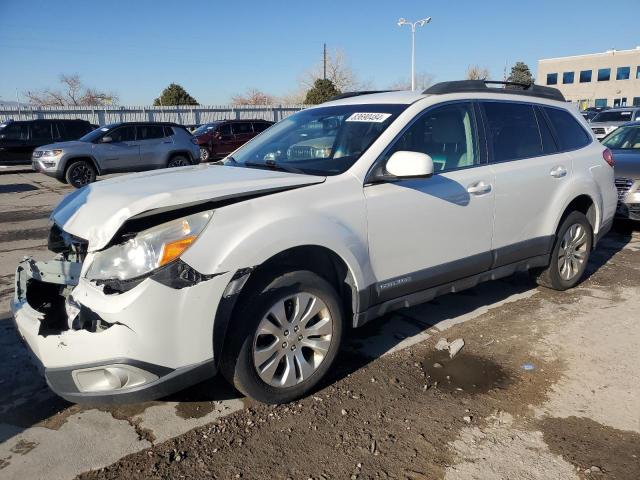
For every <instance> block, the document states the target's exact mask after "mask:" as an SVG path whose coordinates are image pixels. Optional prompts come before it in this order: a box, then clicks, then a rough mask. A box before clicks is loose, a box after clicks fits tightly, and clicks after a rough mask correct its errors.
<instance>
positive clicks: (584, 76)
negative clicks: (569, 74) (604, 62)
mask: <svg viewBox="0 0 640 480" xmlns="http://www.w3.org/2000/svg"><path fill="white" fill-rule="evenodd" d="M590 81H591V70H582V71H581V72H580V83H589V82H590Z"/></svg>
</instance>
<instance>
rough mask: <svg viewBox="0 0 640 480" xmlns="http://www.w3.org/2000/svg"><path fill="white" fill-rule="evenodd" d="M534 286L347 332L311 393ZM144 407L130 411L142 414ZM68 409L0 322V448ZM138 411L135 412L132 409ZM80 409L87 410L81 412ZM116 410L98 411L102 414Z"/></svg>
mask: <svg viewBox="0 0 640 480" xmlns="http://www.w3.org/2000/svg"><path fill="white" fill-rule="evenodd" d="M638 230H639V229H638V227H637V226H630V225H627V224H616V227H615V229H614V230H613V231H612V232H611V233H610V234H609V235H607V236H606V237H605V238H604V239H603V240H602V242H601V244H600V245H599V246H598V249H597V250H596V251H595V252H594V254H593V255H592V256H591V260H590V262H589V266H588V268H587V273H586V278H588V277H589V276H591V275H593V274H594V273H595V272H596V271H597V270H598V269H599V268H600V267H601V266H602V265H604V264H605V263H606V262H608V261H609V259H611V257H613V255H615V253H617V252H618V251H620V250H621V249H623V248H624V247H625V245H627V244H628V243H629V242H630V241H631V240H632V235H633V231H636V232H637V231H638ZM536 288H537V286H536V285H535V283H534V282H533V281H531V279H530V278H529V276H528V274H526V273H518V274H516V275H513V276H511V277H508V278H505V279H501V280H496V281H492V282H487V283H483V284H480V285H478V286H476V287H474V288H472V289H469V290H465V291H462V292H458V293H452V294H448V295H445V296H442V297H439V298H436V299H434V300H432V301H431V302H428V303H425V304H422V305H418V306H415V307H412V308H407V309H402V310H398V311H396V312H393V313H391V314H388V315H385V316H383V317H380V318H378V319H376V320H373V321H371V322H370V323H368V324H367V325H365V326H363V327H362V328H359V329H356V330H351V331H349V334H348V338H347V341H346V345H345V348H344V350H343V352H342V353H341V355H340V357H339V359H338V361H337V362H336V365H335V367H334V368H333V370H332V372H331V373H330V374H329V375H328V377H327V378H326V379H325V380H324V381H322V382H321V383H320V385H318V387H317V388H316V390H319V389H322V388H324V387H326V386H328V385H331V384H333V383H335V382H337V381H339V380H340V379H341V378H343V377H345V376H347V375H349V374H351V373H353V372H355V371H357V370H359V369H361V368H363V367H365V366H366V365H368V364H369V363H370V362H372V361H374V360H376V359H377V358H379V357H381V356H382V355H384V354H385V353H386V352H389V351H390V350H392V349H394V348H397V347H398V346H399V344H400V343H401V342H411V341H413V340H419V339H421V336H422V338H426V337H425V336H424V334H425V333H426V332H427V331H428V330H429V329H432V328H433V327H438V326H439V325H440V326H441V325H442V324H444V323H445V322H449V323H451V322H457V321H461V320H463V319H464V317H465V316H467V317H468V318H472V317H474V316H478V315H480V314H481V313H482V312H484V311H486V310H487V309H488V308H490V307H491V306H495V305H499V304H501V303H503V302H505V301H508V300H510V299H517V298H519V296H523V295H524V296H526V295H528V294H531V293H532V290H534V289H536ZM239 398H242V396H241V394H240V393H238V392H237V391H235V390H234V389H233V387H231V386H230V385H229V384H228V383H227V382H226V381H225V380H224V379H223V377H222V376H221V375H217V376H216V377H214V378H211V379H209V380H206V381H204V382H201V383H199V384H197V385H194V386H192V387H190V388H187V389H185V390H182V391H180V392H177V393H175V394H173V395H170V396H169V397H166V398H164V399H162V400H160V401H158V402H149V403H148V405H157V404H158V403H164V402H176V403H178V404H180V405H183V406H184V408H185V410H188V408H189V405H188V404H193V405H198V404H202V403H203V402H220V401H225V400H230V399H239ZM145 405H146V404H141V405H139V406H137V407H136V408H135V409H134V410H136V411H138V412H139V411H144V409H145ZM71 406H72V404H70V403H69V402H66V401H65V400H63V399H62V398H60V397H57V396H56V395H55V394H53V393H52V392H51V391H50V390H49V388H48V387H47V385H46V382H45V381H44V379H43V377H42V375H41V374H40V373H39V371H38V369H37V368H36V367H35V366H33V365H32V363H31V362H30V357H29V354H28V353H27V351H26V348H25V347H24V346H23V345H22V344H21V342H20V341H19V339H18V336H17V334H16V332H15V329H14V327H13V322H12V321H11V319H10V318H9V317H7V318H0V425H1V428H0V442H4V441H6V440H7V439H8V438H11V437H13V436H14V435H16V434H18V433H19V432H20V431H22V430H24V429H26V428H28V427H31V426H34V425H39V424H43V422H44V424H46V423H47V421H50V419H52V418H55V417H56V416H57V415H61V414H62V413H63V412H64V411H65V410H67V409H69V407H71ZM138 407H139V408H138ZM86 408H93V407H91V406H87V407H86ZM118 408H120V407H109V406H105V407H100V409H102V410H107V411H109V410H110V409H114V410H115V409H118Z"/></svg>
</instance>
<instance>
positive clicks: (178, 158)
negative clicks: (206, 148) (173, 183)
mask: <svg viewBox="0 0 640 480" xmlns="http://www.w3.org/2000/svg"><path fill="white" fill-rule="evenodd" d="M187 165H191V160H189V159H188V158H187V157H186V156H185V155H175V156H173V157H171V160H169V163H168V164H167V167H169V168H173V167H186V166H187Z"/></svg>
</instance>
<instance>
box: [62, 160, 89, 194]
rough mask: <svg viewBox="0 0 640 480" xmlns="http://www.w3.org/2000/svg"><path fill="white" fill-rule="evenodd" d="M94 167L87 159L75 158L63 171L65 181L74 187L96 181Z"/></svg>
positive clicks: (80, 186)
mask: <svg viewBox="0 0 640 480" xmlns="http://www.w3.org/2000/svg"><path fill="white" fill-rule="evenodd" d="M96 174H97V172H96V167H94V166H93V163H91V162H90V161H89V160H75V161H73V162H71V163H70V164H69V165H68V166H67V169H66V170H65V172H64V179H65V181H66V183H68V184H69V185H72V186H74V187H75V188H82V187H84V186H85V185H89V184H90V183H93V182H95V181H96Z"/></svg>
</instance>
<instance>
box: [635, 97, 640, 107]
mask: <svg viewBox="0 0 640 480" xmlns="http://www.w3.org/2000/svg"><path fill="white" fill-rule="evenodd" d="M633 106H634V107H640V97H633Z"/></svg>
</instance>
